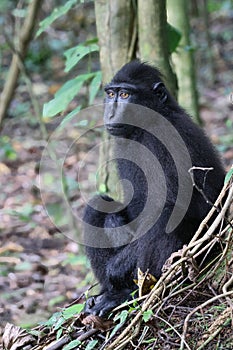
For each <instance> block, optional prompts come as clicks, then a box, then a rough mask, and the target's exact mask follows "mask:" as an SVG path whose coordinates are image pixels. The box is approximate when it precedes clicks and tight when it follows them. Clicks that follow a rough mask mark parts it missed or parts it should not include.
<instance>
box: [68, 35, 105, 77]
mask: <svg viewBox="0 0 233 350" xmlns="http://www.w3.org/2000/svg"><path fill="white" fill-rule="evenodd" d="M95 51H99V46H98V45H97V44H95V43H92V42H90V41H88V42H85V43H82V44H79V45H77V46H75V47H72V48H71V49H68V50H66V51H65V52H64V55H65V57H66V64H65V72H69V71H70V70H71V68H73V67H74V66H75V65H76V64H77V63H78V62H79V61H80V60H81V59H82V58H83V57H85V56H86V55H88V54H90V53H91V52H95Z"/></svg>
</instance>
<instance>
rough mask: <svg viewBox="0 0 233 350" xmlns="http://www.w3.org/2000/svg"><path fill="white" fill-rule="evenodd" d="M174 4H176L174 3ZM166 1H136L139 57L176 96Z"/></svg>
mask: <svg viewBox="0 0 233 350" xmlns="http://www.w3.org/2000/svg"><path fill="white" fill-rule="evenodd" d="M175 3H176V2H175ZM166 28H167V14H166V1H165V0H160V1H154V0H147V1H144V0H138V37H139V55H140V58H141V59H142V60H143V61H147V62H149V63H152V64H154V65H155V66H156V67H158V68H159V69H160V71H161V72H162V73H163V75H164V80H165V83H166V86H167V87H168V89H169V91H170V92H171V93H172V95H173V96H176V94H177V84H176V76H175V74H174V73H173V71H172V68H171V65H170V62H169V48H168V39H167V30H166Z"/></svg>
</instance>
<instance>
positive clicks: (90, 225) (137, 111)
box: [83, 61, 225, 316]
mask: <svg viewBox="0 0 233 350" xmlns="http://www.w3.org/2000/svg"><path fill="white" fill-rule="evenodd" d="M105 92H106V99H105V112H104V123H105V127H106V129H107V131H108V132H109V133H110V134H111V135H112V136H113V139H114V142H115V154H116V161H117V168H118V173H119V177H120V179H121V180H128V181H130V182H131V190H132V193H133V194H130V195H128V191H129V190H128V182H126V183H125V185H123V191H124V203H120V202H117V201H114V200H113V199H112V198H110V197H108V196H107V195H96V196H95V197H94V198H93V199H92V200H91V201H90V202H89V203H88V205H87V207H86V209H85V213H84V218H83V221H84V239H85V237H87V244H86V254H87V256H88V258H89V260H90V262H91V266H92V269H93V271H94V273H95V276H96V278H97V279H98V281H99V282H100V284H101V292H100V294H99V295H98V296H94V297H91V298H90V299H88V300H87V303H86V308H85V312H86V313H91V314H96V315H99V316H105V315H107V314H108V313H109V311H110V310H112V309H113V308H114V307H116V306H117V305H119V304H120V303H122V302H123V301H125V300H127V299H128V300H129V299H130V293H131V292H133V291H134V290H135V289H136V288H137V286H136V285H135V283H134V281H133V279H137V270H138V268H140V269H141V270H142V271H143V272H145V271H147V270H149V272H150V273H151V274H152V275H154V276H155V277H156V278H158V277H159V276H160V275H161V270H162V267H163V264H164V263H165V261H166V260H167V259H168V258H169V256H170V255H171V253H172V252H174V251H177V250H178V249H181V248H182V246H183V245H184V244H187V243H188V242H189V241H190V240H191V238H192V236H193V235H194V233H195V231H196V230H197V228H198V226H199V224H200V222H201V221H202V220H203V218H204V217H205V216H206V214H207V213H208V211H209V210H210V208H211V203H213V202H214V201H215V200H216V198H217V196H218V194H219V193H220V190H221V188H222V185H223V182H224V177H225V173H224V170H223V168H222V165H221V162H220V160H219V158H218V156H217V155H216V153H215V151H214V148H213V146H212V145H211V143H210V141H209V140H208V138H207V137H206V136H205V134H204V132H203V131H202V130H201V129H200V128H199V127H198V126H197V125H196V124H194V123H193V121H192V120H191V118H190V116H189V115H187V113H186V112H185V111H184V110H183V109H182V108H181V107H180V106H179V105H178V104H177V102H176V101H175V100H174V99H173V98H172V96H171V95H170V94H169V92H168V91H167V89H166V87H165V85H164V83H163V82H162V79H161V74H160V73H159V71H158V70H157V69H156V68H154V67H151V66H149V65H147V64H145V63H141V62H140V61H133V62H130V63H128V64H126V65H125V66H123V67H122V68H121V69H120V70H119V71H118V72H117V74H116V75H115V76H114V78H113V79H112V81H111V82H110V83H109V84H108V85H107V86H106V87H105ZM129 116H130V118H129ZM139 119H140V122H139V121H138V120H139ZM162 120H164V122H163V121H162ZM166 123H167V124H166ZM166 125H170V127H171V130H172V128H173V129H174V130H175V133H174V135H175V136H174V135H173V134H172V133H173V132H170V130H169V127H168V126H166ZM176 132H177V135H179V136H178V141H177V137H176ZM160 136H161V137H160ZM179 138H180V139H179ZM182 142H183V143H184V146H185V147H186V149H187V153H188V156H187V157H186V155H184V152H183V151H182V147H183V146H182ZM137 145H138V147H137ZM180 145H181V146H180ZM140 146H141V147H140ZM130 147H131V148H130ZM169 147H170V148H169ZM135 148H136V152H135V154H136V155H134V156H132V159H130V156H129V154H131V153H133V150H134V149H135ZM128 149H129V151H128ZM183 149H184V147H183ZM173 150H174V152H175V156H174V155H173ZM127 152H128V153H127ZM147 152H149V153H147ZM151 155H152V157H153V156H154V158H155V159H157V163H156V160H155V161H154V162H155V165H154V164H153V162H152V161H151V159H152V158H151ZM185 157H186V158H185ZM188 157H190V158H188ZM134 159H135V161H134ZM184 159H185V160H184ZM188 159H190V163H189V161H188ZM158 164H159V165H158ZM191 167H196V169H193V179H194V181H195V185H196V186H193V182H192V181H193V180H191V174H190V172H189V169H190V168H191ZM200 168H202V169H200ZM203 168H205V169H203ZM208 168H212V170H208ZM161 169H162V172H163V174H164V175H163V176H164V177H163V176H161ZM180 175H181V176H180ZM180 187H182V191H181V193H182V196H181V199H179V200H178V195H179V188H180ZM201 192H202V193H201ZM203 193H204V194H205V196H203ZM186 195H187V196H188V197H187V198H186V197H185V196H186ZM189 195H190V197H189ZM128 197H130V200H129V199H128ZM149 197H150V201H149V204H148V198H149ZM182 198H183V199H184V203H183V202H182ZM207 198H208V200H207ZM187 200H188V202H187ZM146 206H147V209H148V208H149V214H147V211H146V210H145V207H146ZM174 208H176V210H177V212H176V215H175V221H176V222H175V223H174V220H173V223H170V229H169V228H168V226H169V219H170V218H171V216H172V214H173V210H174ZM179 210H180V211H181V212H182V213H183V214H181V216H179V215H180V214H179ZM140 213H142V215H141V216H140ZM176 219H177V220H176ZM92 241H93V242H92Z"/></svg>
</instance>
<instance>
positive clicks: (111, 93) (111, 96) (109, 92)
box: [107, 91, 115, 98]
mask: <svg viewBox="0 0 233 350" xmlns="http://www.w3.org/2000/svg"><path fill="white" fill-rule="evenodd" d="M107 95H108V97H109V98H114V96H115V94H114V92H113V91H107Z"/></svg>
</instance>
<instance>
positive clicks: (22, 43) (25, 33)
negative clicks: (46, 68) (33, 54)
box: [0, 0, 43, 124]
mask: <svg viewBox="0 0 233 350" xmlns="http://www.w3.org/2000/svg"><path fill="white" fill-rule="evenodd" d="M42 1H43V0H33V1H31V2H30V3H29V5H28V13H27V15H26V17H25V21H24V24H23V26H22V28H21V32H20V33H18V34H19V44H18V47H17V48H16V52H15V53H14V54H13V57H12V61H11V66H10V69H9V72H8V75H7V79H6V83H5V85H4V88H3V91H2V94H1V96H0V124H1V122H2V120H3V118H4V116H5V114H6V111H7V109H8V107H9V105H10V102H11V100H12V97H13V95H14V92H15V88H16V86H17V80H18V77H19V73H20V60H23V59H24V57H25V55H26V52H27V47H28V45H29V43H30V40H31V39H32V35H33V29H34V27H35V23H36V18H37V16H38V11H39V9H40V7H41V3H42Z"/></svg>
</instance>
